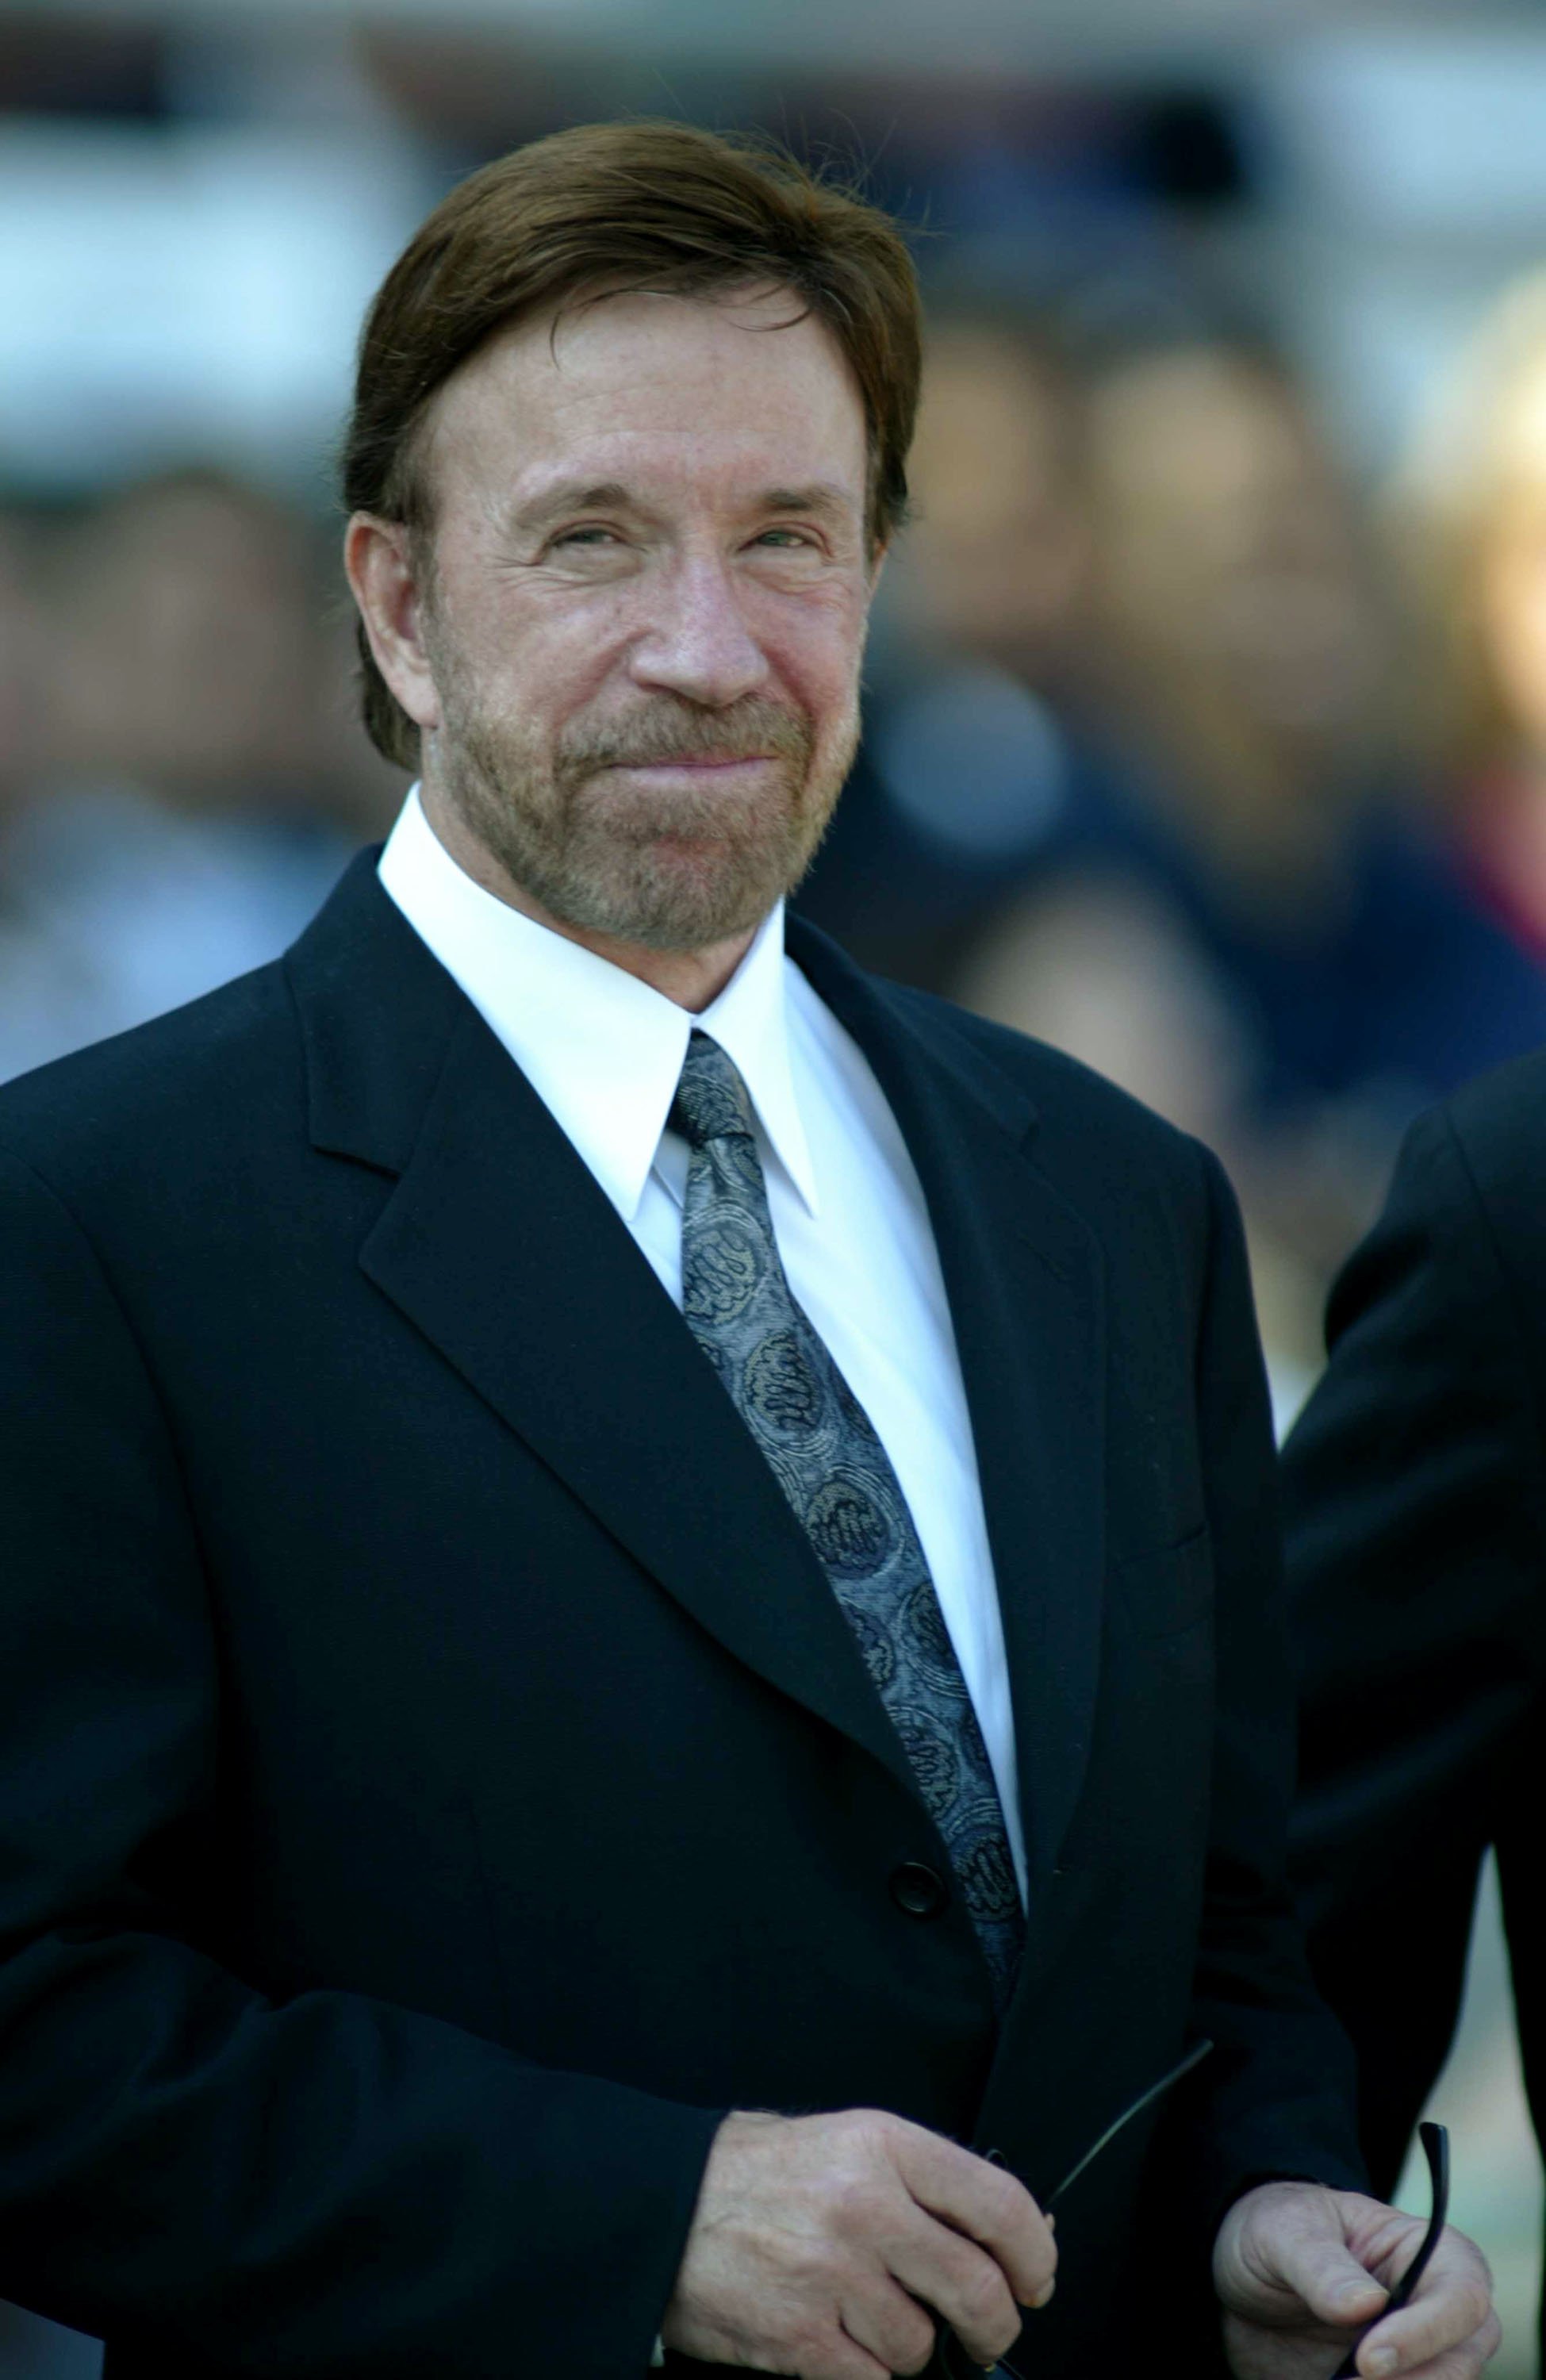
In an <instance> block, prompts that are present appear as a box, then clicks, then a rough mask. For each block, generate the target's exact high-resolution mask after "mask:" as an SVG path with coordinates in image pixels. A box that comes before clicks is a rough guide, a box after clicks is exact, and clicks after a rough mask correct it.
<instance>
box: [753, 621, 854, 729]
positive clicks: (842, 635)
mask: <svg viewBox="0 0 1546 2380" xmlns="http://www.w3.org/2000/svg"><path fill="white" fill-rule="evenodd" d="M866 618H867V606H866V605H865V604H864V602H863V601H852V600H851V599H849V598H848V597H846V596H843V597H833V598H831V599H828V600H825V601H808V602H807V603H805V604H803V605H801V606H799V607H795V606H792V605H791V606H786V607H785V608H784V610H783V611H782V612H781V613H779V615H777V616H775V617H772V618H769V619H767V620H765V621H764V622H762V623H761V624H760V628H761V636H760V641H761V643H762V648H763V650H764V652H765V653H766V654H767V659H768V661H769V662H770V663H771V665H772V668H773V671H774V674H775V675H776V676H777V678H778V680H779V684H780V685H781V686H783V687H784V689H785V690H786V692H787V693H788V695H789V696H790V697H791V699H792V700H793V701H794V702H795V703H796V704H797V705H798V707H799V708H800V710H803V712H804V713H805V715H806V717H807V718H809V719H810V720H812V721H813V722H815V724H816V725H817V726H818V727H821V726H825V725H827V724H828V723H829V722H830V723H833V724H836V723H839V722H841V721H842V720H844V719H846V718H847V717H848V716H849V714H850V713H851V712H852V709H853V707H854V705H855V704H856V702H857V701H858V698H859V670H860V664H861V662H863V660H864V629H865V623H866Z"/></svg>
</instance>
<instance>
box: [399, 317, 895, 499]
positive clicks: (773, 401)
mask: <svg viewBox="0 0 1546 2380" xmlns="http://www.w3.org/2000/svg"><path fill="white" fill-rule="evenodd" d="M429 467H430V470H431V473H432V476H433V479H434V482H435V485H436V487H437V489H438V491H439V492H440V493H441V498H442V500H443V499H445V498H447V497H451V496H453V494H454V492H455V491H456V489H457V488H458V487H459V486H460V487H461V488H463V489H464V490H466V491H468V492H473V491H477V492H485V493H490V494H491V493H493V492H496V491H498V492H501V493H504V492H511V493H514V494H517V495H519V494H522V493H530V492H536V491H537V489H538V488H539V487H540V484H541V482H542V481H543V480H545V479H548V478H551V477H556V476H559V475H561V474H562V475H563V476H568V475H569V474H570V473H571V472H574V471H579V472H581V473H583V474H585V475H586V476H587V477H593V478H595V479H597V480H618V481H621V482H622V483H624V484H632V483H633V481H634V480H636V479H642V480H646V481H647V482H648V483H649V485H650V486H651V488H652V489H654V490H655V491H656V492H667V491H669V490H674V491H676V492H682V493H693V492H701V493H704V494H707V495H710V496H712V495H715V494H723V495H727V496H729V495H732V494H733V493H734V492H735V491H736V489H737V488H738V487H740V486H741V485H742V484H743V482H745V483H749V482H750V481H752V480H757V481H765V480H766V481H767V482H769V483H770V484H771V483H779V484H785V485H789V484H796V483H800V482H803V481H805V480H811V479H821V480H827V481H828V482H832V483H836V484H838V485H839V486H843V487H846V488H850V489H851V490H852V495H853V501H854V504H855V505H856V507H859V506H862V505H863V502H864V482H865V434H864V406H863V401H862V399H861V397H860V394H859V389H858V384H857V383H856V382H855V380H854V378H853V375H852V370H850V367H849V365H848V362H847V360H846V358H844V356H843V353H842V350H841V349H840V347H839V345H838V343H837V341H836V339H835V338H834V337H833V335H832V334H831V333H830V332H829V331H828V330H827V326H826V324H825V323H823V322H818V321H817V320H816V319H815V317H814V316H812V315H808V314H807V315H803V314H802V310H801V301H800V299H799V298H798V297H796V296H795V295H794V293H793V292H792V291H790V290H785V289H777V290H772V291H767V292H761V293H744V294H742V293H735V294H731V295H727V296H725V297H718V296H717V297H714V298H705V297H675V296H670V295H667V294H665V293H660V294H655V293H651V292H632V291H631V292H629V293H627V294H625V295H622V296H619V297H604V298H601V299H599V300H597V301H595V302H594V303H591V304H588V305H586V306H583V307H581V308H579V309H577V310H573V311H571V312H568V313H566V314H563V315H562V316H560V317H559V318H558V319H557V320H556V321H555V319H554V317H553V316H552V315H551V314H542V315H537V316H534V317H531V318H528V319H526V320H525V321H523V322H518V323H517V324H515V325H514V327H513V329H511V330H509V331H506V332H503V333H501V334H499V335H497V336H496V337H495V338H494V339H492V340H490V341H489V344H488V346H485V347H484V348H482V349H481V350H480V351H479V353H478V354H477V356H475V357H474V358H472V360H471V361H470V362H469V363H467V364H465V365H464V367H463V368H462V370H460V371H459V372H457V373H455V374H453V377H452V379H451V380H450V381H449V382H448V383H446V386H445V387H444V389H442V390H441V394H440V395H439V397H438V398H437V400H436V404H435V407H434V410H433V413H432V415H431V419H430V424H429Z"/></svg>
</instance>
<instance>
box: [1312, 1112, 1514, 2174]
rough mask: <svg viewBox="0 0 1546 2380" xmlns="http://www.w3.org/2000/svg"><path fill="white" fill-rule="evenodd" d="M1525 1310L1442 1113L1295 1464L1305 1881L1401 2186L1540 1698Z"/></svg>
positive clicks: (1410, 1155)
mask: <svg viewBox="0 0 1546 2380" xmlns="http://www.w3.org/2000/svg"><path fill="white" fill-rule="evenodd" d="M1523 1312H1524V1307H1523V1303H1522V1300H1521V1297H1520V1295H1519V1293H1518V1289H1517V1286H1516V1284H1515V1283H1514V1282H1513V1281H1511V1279H1510V1276H1509V1270H1508V1267H1507V1263H1506V1261H1505V1258H1504V1255H1503V1253H1502V1251H1501V1249H1500V1245H1499V1243H1498V1241H1497V1239H1496V1237H1495V1235H1494V1232H1493V1229H1492V1222H1491V1220H1490V1218H1489V1214H1488V1211H1487V1207H1486V1204H1485V1201H1484V1200H1483V1197H1482V1196H1481V1195H1480V1192H1479V1189H1478V1186H1477V1183H1476V1181H1475V1179H1474V1177H1473V1174H1472V1172H1471V1170H1470V1167H1469V1165H1468V1164H1467V1156H1466V1152H1465V1149H1464V1147H1463V1146H1462V1143H1461V1140H1460V1138H1459V1137H1458V1136H1457V1134H1456V1131H1455V1123H1454V1121H1453V1118H1452V1116H1451V1114H1450V1113H1449V1112H1448V1111H1445V1110H1442V1109H1441V1110H1438V1111H1435V1112H1434V1113H1432V1114H1431V1115H1430V1116H1427V1117H1425V1118H1423V1119H1422V1120H1421V1121H1420V1122H1419V1123H1418V1124H1417V1125H1416V1126H1414V1128H1413V1130H1412V1132H1411V1134H1410V1135H1408V1138H1407V1144H1406V1146H1405V1147H1404V1149H1403V1152H1402V1156H1401V1160H1400V1163H1399V1165H1398V1167H1397V1171H1396V1175H1395V1184H1394V1186H1393V1188H1392V1191H1391V1194H1390V1197H1389V1200H1388V1203H1387V1205H1386V1208H1385V1211H1384V1213H1383V1216H1382V1217H1381V1219H1380V1220H1379V1222H1378V1223H1377V1224H1376V1226H1375V1228H1374V1230H1373V1231H1372V1232H1371V1234H1370V1236H1369V1237H1368V1239H1367V1240H1366V1241H1365V1242H1364V1244H1363V1245H1362V1246H1361V1247H1360V1248H1359V1250H1358V1251H1357V1252H1356V1254H1355V1255H1354V1256H1353V1257H1352V1258H1351V1260H1350V1261H1349V1263H1348V1265H1347V1268H1346V1269H1345V1271H1344V1273H1343V1275H1342V1277H1341V1279H1340V1280H1339V1281H1338V1282H1337V1284H1336V1287H1335V1291H1334V1293H1333V1296H1332V1300H1331V1305H1330V1308H1329V1314H1328V1324H1327V1336H1328V1341H1329V1343H1330V1348H1331V1363H1330V1366H1329V1368H1328V1370H1327V1372H1326V1374H1325V1376H1324V1378H1323V1380H1322V1382H1321V1385H1320V1387H1319V1388H1318V1389H1317V1390H1316V1392H1315V1394H1314V1396H1313V1397H1312V1398H1311V1400H1310V1405H1309V1407H1308V1408H1307V1410H1306V1412H1305V1414H1304V1415H1303V1418H1302V1419H1301V1421H1300V1422H1299V1425H1298V1428H1297V1429H1296V1430H1295V1432H1294V1435H1293V1437H1292V1439H1291V1440H1290V1442H1289V1445H1288V1447H1287V1449H1286V1456H1285V1465H1284V1470H1285V1496H1286V1517H1287V1523H1288V1530H1287V1547H1288V1568H1289V1581H1290V1589H1291V1596H1292V1610H1293V1619H1294V1626H1295V1636H1296V1645H1297V1651H1298V1661H1299V1665H1300V1670H1301V1685H1302V1701H1301V1718H1300V1767H1301V1774H1302V1791H1301V1794H1300V1799H1299V1803H1298V1811H1297V1815H1296V1821H1295V1828H1294V1874H1295V1878H1296V1882H1297V1886H1298V1891H1299V1895H1300V1899H1301V1901H1302V1904H1303V1907H1304V1910H1305V1913H1306V1916H1307V1918H1308V1921H1309V1924H1310V1946H1311V1955H1312V1959H1313V1962H1314V1968H1315V1973H1316V1974H1317V1977H1318V1979H1319V1981H1320V1983H1321V1985H1322V1988H1323V1990H1324V1992H1325V1993H1326V1995H1327V1997H1328V1998H1330V2000H1331V2001H1332V2003H1333V2005H1334V2007H1335V2008H1336V2010H1338V2012H1339V2014H1340V2015H1341V2017H1342V2019H1343V2022H1344V2023H1345V2024H1346V2025H1347V2028H1348V2030H1349V2032H1350V2033H1351V2034H1352V2036H1353V2040H1354V2044H1355V2047H1356V2049H1357V2052H1358V2058H1359V2112H1360V2127H1361V2130H1362V2133H1363V2138H1364V2143H1365V2147H1366V2150H1367V2153H1368V2155H1369V2157H1370V2160H1371V2167H1372V2168H1373V2171H1374V2173H1375V2176H1376V2179H1377V2180H1378V2181H1379V2182H1380V2183H1381V2185H1382V2186H1383V2187H1386V2188H1391V2187H1394V2185H1395V2178H1396V2175H1397V2172H1398V2170H1399V2168H1400V2164H1401V2161H1402V2156H1403V2154H1404V2152H1405V2149H1406V2145H1407V2141H1408V2139H1409V2137H1410V2134H1411V2130H1412V2127H1413V2125H1414V2123H1415V2122H1416V2120H1417V2118H1418V2115H1419V2112H1420V2109H1421V2106H1422V2102H1423V2100H1424V2098H1425V2097H1426V2095H1427V2093H1428V2091H1429V2089H1430V2087H1431V2084H1432V2083H1433V2081H1434V2080H1435V2078H1436V2076H1437V2074H1438V2071H1439V2069H1440V2067H1441V2066H1442V2065H1443V2059H1444V2056H1445V2053H1446V2051H1447V2049H1448V2046H1449V2043H1450V2038H1451V2035H1452V2034H1453V2031H1454V2027H1455V2018H1456V2014H1457V2011H1458V2008H1459V2002H1460V1996H1461V1989H1462V1985H1463V1982H1464V1973H1465V1961H1466V1951H1467V1942H1468V1938H1469V1934H1470V1925H1471V1913H1472V1908H1473V1904H1474V1900H1475V1895H1476V1885H1477V1876H1478V1871H1479V1867H1480V1860H1481V1856H1482V1853H1483V1852H1484V1851H1485V1849H1486V1847H1487V1844H1488V1842H1489V1840H1491V1838H1492V1832H1493V1829H1494V1826H1495V1823H1496V1815H1497V1813H1498V1810H1499V1807H1500V1804H1501V1803H1502V1802H1504V1801H1506V1793H1505V1791H1504V1789H1503V1787H1502V1785H1501V1781H1500V1780H1501V1779H1503V1778H1504V1774H1505V1772H1506V1768H1507V1765H1508V1763H1509V1761H1510V1759H1511V1757H1513V1756H1514V1754H1515V1752H1516V1747H1517V1743H1518V1737H1519V1730H1520V1727H1521V1723H1522V1721H1523V1718H1524V1716H1525V1713H1526V1711H1527V1710H1528V1706H1529V1702H1530V1699H1531V1697H1532V1694H1535V1693H1536V1692H1538V1691H1539V1682H1540V1672H1541V1645H1540V1634H1541V1616H1540V1615H1541V1597H1540V1580H1541V1577H1542V1576H1543V1575H1546V1570H1543V1555H1546V1544H1543V1533H1542V1493H1541V1491H1542V1475H1541V1461H1540V1419H1539V1415H1538V1413H1537V1410H1536V1395H1535V1390H1534V1385H1533V1383H1532V1379H1531V1372H1530V1366H1529V1362H1528V1354H1527V1350H1526V1347H1525V1342H1524V1339H1523V1337H1522V1314H1523Z"/></svg>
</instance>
